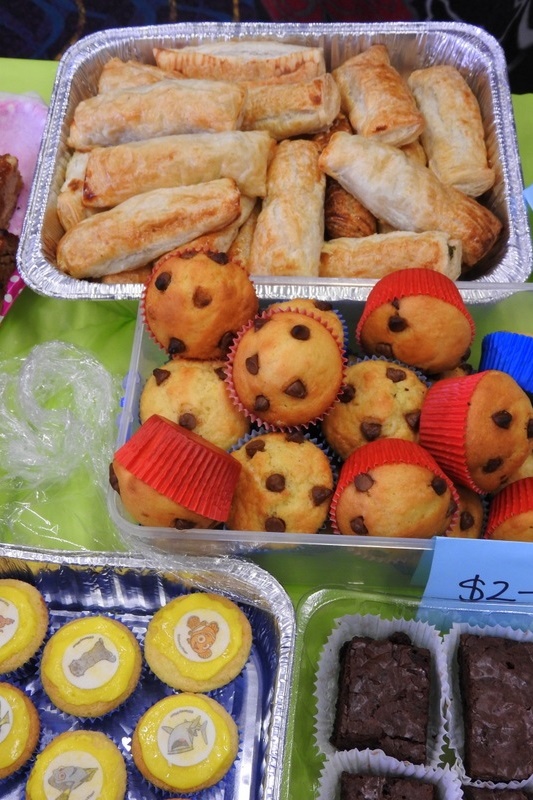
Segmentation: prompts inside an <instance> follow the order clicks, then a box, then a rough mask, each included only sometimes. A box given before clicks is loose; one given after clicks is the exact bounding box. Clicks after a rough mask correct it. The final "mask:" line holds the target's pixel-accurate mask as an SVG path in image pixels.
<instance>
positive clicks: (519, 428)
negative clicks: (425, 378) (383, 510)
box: [420, 370, 533, 494]
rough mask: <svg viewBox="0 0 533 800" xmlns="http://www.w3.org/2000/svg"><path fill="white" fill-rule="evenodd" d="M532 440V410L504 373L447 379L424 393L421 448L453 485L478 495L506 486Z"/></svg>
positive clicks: (488, 371)
mask: <svg viewBox="0 0 533 800" xmlns="http://www.w3.org/2000/svg"><path fill="white" fill-rule="evenodd" d="M532 441H533V406H532V405H531V401H530V399H529V397H528V395H527V394H526V392H524V390H523V389H521V388H520V386H519V385H518V384H517V383H516V381H515V380H514V378H512V377H511V376H510V375H508V374H507V373H506V372H500V371H499V370H484V371H483V372H477V373H474V374H472V375H465V376H463V377H459V378H446V379H445V380H443V381H437V382H436V383H434V384H433V385H432V386H431V388H430V389H429V390H428V392H427V394H426V398H425V400H424V404H423V406H422V413H421V415H420V444H422V445H423V446H424V447H426V448H427V449H428V450H429V451H430V452H431V454H432V455H433V457H434V458H435V460H436V461H437V462H438V463H439V464H440V466H441V468H442V469H443V470H444V471H445V472H446V474H447V475H449V476H450V477H451V478H452V480H454V481H455V482H456V483H460V484H462V485H463V486H468V487H469V488H471V489H473V490H474V491H476V492H479V493H480V494H485V493H491V492H495V491H498V489H500V488H501V487H502V486H505V485H506V484H507V483H509V480H510V478H511V476H512V475H513V473H515V472H516V471H517V470H518V469H520V467H521V466H522V464H523V463H524V462H525V461H526V459H527V458H528V456H529V454H530V452H531V444H532Z"/></svg>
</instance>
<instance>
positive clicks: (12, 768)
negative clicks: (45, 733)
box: [0, 683, 41, 780]
mask: <svg viewBox="0 0 533 800" xmlns="http://www.w3.org/2000/svg"><path fill="white" fill-rule="evenodd" d="M0 720H1V721H2V727H1V743H2V747H1V748H0V780H2V779H3V778H7V777H8V775H13V774H14V773H15V772H17V771H18V770H19V769H20V768H21V767H23V766H24V764H26V763H27V762H28V761H29V759H30V758H31V757H32V755H33V753H34V751H35V748H36V747H37V743H38V741H39V734H40V732H41V722H40V719H39V713H38V711H37V709H36V707H35V705H34V703H33V701H32V700H30V698H29V697H28V695H27V694H26V693H25V692H23V691H22V689H19V688H18V687H17V686H15V685H13V684H11V683H0Z"/></svg>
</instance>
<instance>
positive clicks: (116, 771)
mask: <svg viewBox="0 0 533 800" xmlns="http://www.w3.org/2000/svg"><path fill="white" fill-rule="evenodd" d="M125 786H126V768H125V764H124V759H123V758H122V755H121V753H120V751H119V749H118V748H117V746H116V745H115V744H114V743H113V742H112V741H111V739H109V738H108V737H107V736H105V735H104V734H103V733H100V732H97V731H68V732H67V733H64V734H61V735H60V736H57V737H56V738H55V739H53V740H52V741H51V742H50V744H48V745H47V746H46V747H45V749H44V750H43V751H42V753H40V754H39V756H37V760H36V762H35V766H34V767H33V769H32V772H31V775H30V778H29V780H28V784H27V787H26V791H27V797H28V800H58V798H59V797H65V798H66V797H72V799H73V798H74V797H76V798H80V800H82V798H83V800H85V798H89V797H90V798H91V800H122V798H123V797H124V794H125Z"/></svg>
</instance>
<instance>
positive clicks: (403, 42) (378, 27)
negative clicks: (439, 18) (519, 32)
mask: <svg viewBox="0 0 533 800" xmlns="http://www.w3.org/2000/svg"><path fill="white" fill-rule="evenodd" d="M250 37H253V38H258V39H277V40H279V41H286V42H295V43H301V44H305V45H320V46H322V47H323V48H324V52H325V56H326V64H327V67H328V69H332V68H334V67H336V66H337V65H339V64H340V63H342V62H343V61H344V60H345V59H347V58H349V57H350V56H352V55H354V54H355V53H357V52H359V51H361V50H363V49H366V48H368V47H369V46H370V45H372V44H375V43H378V42H380V43H384V44H385V45H386V46H387V48H388V50H389V53H390V57H391V62H392V63H393V65H394V66H395V67H396V68H397V69H398V70H399V71H400V72H401V73H403V74H406V73H408V72H410V71H412V70H413V69H415V68H420V67H424V66H430V65H433V64H440V63H449V64H453V65H455V66H456V67H458V68H459V69H460V70H461V71H462V73H463V74H464V75H465V77H466V79H467V80H468V82H469V84H470V86H471V88H472V90H473V91H474V94H475V95H476V97H477V99H478V101H479V104H480V107H481V111H482V116H483V120H484V125H485V130H486V141H487V147H488V153H489V158H490V161H491V163H492V164H493V165H494V167H495V169H496V183H495V186H494V188H493V189H491V190H490V192H488V193H487V196H486V198H484V202H486V204H487V205H488V206H489V208H490V209H491V210H492V211H493V212H494V213H495V214H496V215H497V216H499V217H500V219H501V220H502V221H503V223H504V230H503V233H502V235H501V236H500V238H499V241H498V242H497V244H496V245H495V247H494V248H493V250H492V251H491V253H489V254H488V255H487V256H486V258H485V259H484V261H483V262H482V263H480V264H479V265H478V266H477V267H476V275H477V276H478V277H475V278H474V277H473V278H472V282H473V283H475V284H476V286H477V287H478V289H479V293H480V296H481V297H482V296H483V294H484V293H485V291H486V290H487V287H490V285H491V284H494V283H515V282H524V281H525V280H526V279H527V277H528V276H529V274H530V271H531V266H532V263H531V262H532V244H531V237H530V231H529V223H528V217H527V211H526V207H525V202H524V200H523V196H522V192H523V188H524V187H523V180H522V174H521V167H520V161H519V155H518V146H517V138H516V130H515V126H514V116H513V109H512V103H511V94H510V89H509V83H508V77H507V67H506V63H505V58H504V55H503V51H502V49H501V47H500V45H499V44H498V42H497V41H496V39H494V38H493V37H492V36H491V35H490V34H488V33H486V32H485V31H483V30H482V29H481V28H476V27H474V26H471V25H467V24H464V23H453V22H450V23H433V22H427V23H402V22H397V23H371V24H364V23H332V24H294V25H290V26H289V25H283V24H281V25H280V24H275V23H242V24H238V25H235V24H232V23H210V22H206V23H195V24H189V23H179V24H176V25H162V26H150V27H139V28H123V29H115V30H109V31H104V32H102V33H98V34H93V35H91V36H88V37H86V38H84V39H82V40H81V41H80V42H78V43H77V44H76V45H74V46H73V47H72V48H70V50H68V51H67V53H66V54H65V56H64V57H63V59H62V61H61V62H60V64H59V68H58V72H57V78H56V83H55V86H54V91H53V95H52V100H51V104H50V112H49V116H48V120H47V126H46V129H45V134H44V137H43V144H42V148H41V152H40V155H39V161H38V167H37V172H36V178H35V181H34V184H33V189H32V195H31V198H30V208H29V213H28V214H27V216H26V221H25V226H24V230H23V234H22V241H21V248H20V259H19V261H20V264H19V269H20V271H21V274H22V276H23V278H24V280H25V281H26V283H27V284H28V285H29V286H31V287H32V288H33V289H35V291H37V292H40V293H42V294H46V295H51V296H53V297H67V298H71V299H73V298H94V299H112V298H122V299H126V298H130V299H136V298H139V297H140V295H141V292H142V285H139V284H137V285H135V284H129V285H128V284H102V283H96V282H90V281H86V280H77V279H74V278H71V277H69V276H67V275H65V274H63V273H61V272H59V270H57V269H56V267H55V265H54V263H55V262H54V259H55V250H56V246H57V243H58V241H59V238H60V237H61V235H62V228H61V225H60V223H59V221H58V218H57V213H56V199H57V195H58V192H59V189H60V187H61V184H62V182H63V178H64V174H65V168H66V164H67V161H68V157H69V150H68V148H67V146H66V138H67V135H68V130H69V125H70V121H71V120H72V116H73V113H74V109H75V107H76V105H77V104H78V103H79V102H80V101H81V100H83V99H85V98H87V97H89V96H91V95H93V94H94V93H95V92H96V88H97V81H98V77H99V74H100V72H101V70H102V67H103V65H104V64H105V63H106V61H107V60H108V59H109V58H111V57H114V56H115V57H119V58H121V59H124V60H127V59H136V60H141V61H145V62H148V63H154V62H153V54H152V48H153V47H154V46H158V47H180V46H183V45H193V44H197V43H202V42H205V41H210V40H217V39H232V38H250ZM255 283H256V287H257V292H258V294H259V296H260V297H264V298H268V299H282V298H292V297H296V296H300V297H305V296H313V297H317V296H319V297H320V298H321V299H325V300H338V299H342V298H353V299H364V298H365V297H366V296H367V294H368V292H369V287H370V286H371V285H372V284H373V283H374V281H361V280H355V279H352V280H346V281H343V280H338V279H335V278H329V279H318V280H315V279H313V278H302V279H299V278H293V277H280V278H277V277H276V278H273V277H269V276H264V277H263V276H261V277H259V276H258V277H257V278H256V280H255Z"/></svg>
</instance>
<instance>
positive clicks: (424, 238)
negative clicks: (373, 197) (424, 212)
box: [320, 231, 462, 280]
mask: <svg viewBox="0 0 533 800" xmlns="http://www.w3.org/2000/svg"><path fill="white" fill-rule="evenodd" d="M461 250H462V248H461V242H460V241H458V240H453V239H450V238H449V236H448V235H447V234H445V233H442V232H441V231H426V232H424V233H413V232H412V231H392V232H391V233H375V234H372V235H371V236H365V237H364V238H360V239H353V238H352V239H350V238H345V237H343V238H339V239H333V240H331V241H329V242H324V245H323V247H322V253H321V255H320V275H321V277H326V278H376V279H379V278H382V277H383V276H384V275H388V274H389V273H390V272H396V270H399V269H409V268H410V267H419V268H424V269H432V270H435V271H436V272H442V273H444V274H445V275H447V276H448V277H449V278H451V279H452V280H456V279H457V278H458V277H459V275H460V274H461V256H462V252H461Z"/></svg>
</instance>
